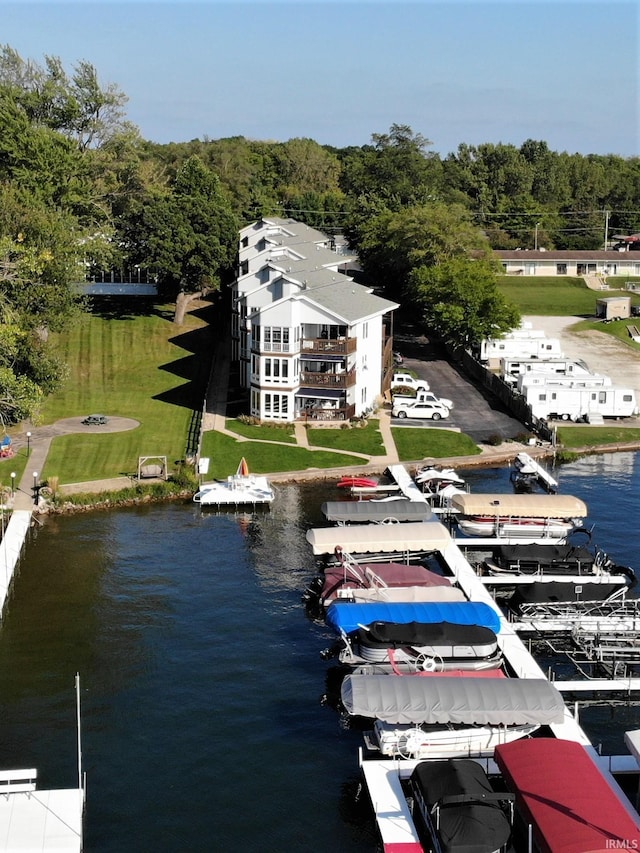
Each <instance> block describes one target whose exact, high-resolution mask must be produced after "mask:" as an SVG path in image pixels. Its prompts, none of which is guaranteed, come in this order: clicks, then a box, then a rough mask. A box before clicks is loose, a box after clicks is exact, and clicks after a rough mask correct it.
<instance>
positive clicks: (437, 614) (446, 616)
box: [326, 601, 500, 634]
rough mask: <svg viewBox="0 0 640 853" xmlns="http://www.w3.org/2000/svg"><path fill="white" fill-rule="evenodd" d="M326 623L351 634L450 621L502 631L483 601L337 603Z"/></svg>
mask: <svg viewBox="0 0 640 853" xmlns="http://www.w3.org/2000/svg"><path fill="white" fill-rule="evenodd" d="M326 622H327V625H329V627H331V628H333V629H334V631H336V632H337V633H339V634H340V633H343V632H344V633H345V634H348V633H349V632H350V631H355V630H356V629H357V628H359V627H360V626H362V625H370V624H371V623H372V622H395V623H406V622H451V623H453V624H455V625H480V626H483V627H485V628H490V629H491V630H492V631H493V632H494V633H496V634H497V633H499V631H500V615H499V613H498V612H497V610H495V609H494V608H493V607H491V606H490V605H488V604H485V603H484V602H482V601H451V602H439V601H427V602H422V601H421V602H375V603H374V602H371V603H366V604H357V603H353V602H342V601H334V602H333V603H332V604H331V605H330V606H329V607H328V609H327V615H326Z"/></svg>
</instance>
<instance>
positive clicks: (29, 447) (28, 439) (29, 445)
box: [27, 432, 31, 459]
mask: <svg viewBox="0 0 640 853" xmlns="http://www.w3.org/2000/svg"><path fill="white" fill-rule="evenodd" d="M30 453H31V433H30V432H28V433H27V459H28V458H29V454H30Z"/></svg>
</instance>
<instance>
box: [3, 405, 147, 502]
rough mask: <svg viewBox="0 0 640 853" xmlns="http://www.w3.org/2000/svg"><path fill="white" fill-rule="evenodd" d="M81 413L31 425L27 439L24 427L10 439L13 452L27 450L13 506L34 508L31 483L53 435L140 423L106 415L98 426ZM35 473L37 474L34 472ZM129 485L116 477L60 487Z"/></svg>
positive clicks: (85, 489) (127, 480)
mask: <svg viewBox="0 0 640 853" xmlns="http://www.w3.org/2000/svg"><path fill="white" fill-rule="evenodd" d="M83 418H84V416H80V417H77V418H63V419H62V420H59V421H56V422H55V423H53V424H47V425H46V426H42V427H31V428H30V429H29V430H28V431H29V432H31V437H30V438H29V439H27V430H25V432H24V433H21V434H20V435H18V436H16V438H15V439H13V440H12V443H11V446H12V447H13V449H14V451H15V452H17V453H22V452H24V453H27V451H28V452H29V457H28V460H27V465H26V466H25V469H24V472H23V474H22V479H21V480H20V482H19V483H18V484H17V486H16V491H15V494H14V496H13V508H14V510H28V511H29V512H32V511H33V510H34V509H35V500H34V498H35V494H34V486H35V485H36V483H38V484H39V483H40V481H41V479H42V471H43V470H44V464H45V462H46V460H47V455H48V453H49V448H50V447H51V442H52V441H53V439H54V438H55V437H56V436H59V435H70V434H72V433H82V434H84V435H87V434H89V435H95V434H96V433H103V434H104V433H110V432H122V431H124V430H129V429H135V428H136V427H138V426H140V422H139V421H136V420H133V418H119V417H110V416H109V420H108V421H107V423H106V424H101V425H99V426H97V425H96V426H87V425H85V424H83V423H82V421H83ZM34 474H35V475H37V476H34ZM130 485H131V479H130V478H129V477H116V478H113V479H111V480H100V481H97V482H95V483H78V484H77V485H71V486H63V487H61V488H62V490H63V491H65V492H66V493H67V494H69V493H70V492H73V491H76V492H93V491H97V492H103V491H111V490H115V489H122V488H126V487H127V486H130Z"/></svg>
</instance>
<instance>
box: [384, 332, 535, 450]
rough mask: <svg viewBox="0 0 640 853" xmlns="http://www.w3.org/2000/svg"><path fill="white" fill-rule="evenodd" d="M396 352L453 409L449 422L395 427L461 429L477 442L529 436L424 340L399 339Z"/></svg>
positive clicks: (410, 421)
mask: <svg viewBox="0 0 640 853" xmlns="http://www.w3.org/2000/svg"><path fill="white" fill-rule="evenodd" d="M396 341H397V343H396V348H397V349H398V350H400V352H402V353H403V355H405V366H406V367H407V368H409V370H414V371H415V372H416V373H417V375H418V376H419V377H420V378H421V379H426V380H427V382H428V383H429V386H430V388H431V390H432V391H433V393H434V394H436V395H437V396H438V397H448V398H449V399H450V400H452V401H453V409H452V410H451V414H450V416H449V417H448V418H447V419H446V420H441V421H431V420H420V419H418V418H415V419H414V418H406V419H403V420H400V419H398V418H394V419H393V426H394V427H397V426H407V427H409V426H413V427H420V426H423V427H428V428H431V429H433V428H436V429H443V428H447V427H449V428H452V429H459V430H460V432H464V433H466V434H467V435H469V436H471V438H472V439H473V440H474V441H476V442H483V441H486V440H487V439H488V438H489V437H490V436H492V435H496V434H499V435H501V436H502V438H503V439H508V438H515V436H517V435H519V434H521V433H523V432H525V428H524V426H523V424H521V423H520V421H518V420H516V419H515V418H513V417H511V415H510V414H509V412H507V410H506V409H505V408H504V407H503V406H502V404H501V403H499V402H498V400H496V399H495V398H494V397H493V396H492V395H489V394H487V392H486V391H485V390H484V389H483V388H481V387H480V386H478V385H475V384H474V383H473V381H472V380H471V379H469V377H467V376H466V375H465V374H463V373H461V372H459V370H458V369H457V367H456V366H455V365H454V364H452V363H451V362H450V361H449V360H448V359H447V358H445V357H444V356H443V353H442V351H441V350H439V349H437V348H434V347H433V346H431V345H430V344H429V343H428V342H427V341H426V340H425V339H424V338H418V339H416V338H408V337H403V336H399V337H398V338H396Z"/></svg>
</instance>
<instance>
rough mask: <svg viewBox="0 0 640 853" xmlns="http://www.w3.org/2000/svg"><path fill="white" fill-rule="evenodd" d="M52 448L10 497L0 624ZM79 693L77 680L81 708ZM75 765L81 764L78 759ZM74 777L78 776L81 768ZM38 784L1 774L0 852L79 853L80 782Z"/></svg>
mask: <svg viewBox="0 0 640 853" xmlns="http://www.w3.org/2000/svg"><path fill="white" fill-rule="evenodd" d="M50 443H51V439H50V438H45V439H43V440H42V441H40V442H38V444H37V445H35V444H34V445H33V446H32V448H30V454H29V466H28V467H26V468H25V470H24V473H23V475H22V479H21V481H20V484H19V486H17V487H16V488H15V491H14V492H13V494H12V501H11V504H12V505H11V507H10V509H11V516H10V518H9V522H8V524H7V526H6V528H4V533H3V537H2V542H1V543H0V620H1V619H3V618H4V613H5V609H6V607H7V602H8V600H9V596H10V594H11V587H12V584H13V581H14V578H15V574H16V571H17V568H18V564H19V562H20V557H21V556H22V551H23V548H24V545H25V542H26V541H27V536H28V534H29V530H30V529H31V526H32V524H33V523H34V519H33V511H34V509H35V508H36V506H37V501H38V500H39V486H38V472H41V471H42V469H43V467H44V462H45V459H46V457H47V453H48V450H49V445H50ZM78 690H79V685H78V682H77V681H76V693H77V697H78V698H77V701H78V703H79V693H78ZM78 726H79V704H78ZM78 748H80V735H79V734H78ZM78 762H79V765H80V757H79V759H78ZM78 773H79V777H82V773H81V769H80V766H78ZM36 780H37V770H36V769H35V768H27V769H9V770H0V849H2V850H3V851H4V853H27V851H39V853H47V851H51V853H54V851H55V853H80V852H81V851H82V847H83V817H84V807H85V797H86V787H85V784H84V781H83V779H82V778H79V780H78V787H77V788H58V789H38V787H37V784H36Z"/></svg>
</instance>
